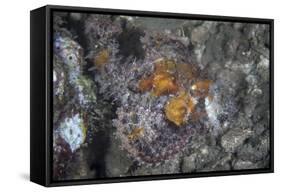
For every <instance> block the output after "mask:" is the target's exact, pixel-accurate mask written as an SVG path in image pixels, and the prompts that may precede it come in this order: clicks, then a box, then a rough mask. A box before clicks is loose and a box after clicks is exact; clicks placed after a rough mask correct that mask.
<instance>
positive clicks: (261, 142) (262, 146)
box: [237, 136, 270, 162]
mask: <svg viewBox="0 0 281 192" xmlns="http://www.w3.org/2000/svg"><path fill="white" fill-rule="evenodd" d="M269 150H270V146H269V138H268V137H267V136H262V137H260V138H257V139H251V140H250V141H249V142H248V143H247V144H245V145H243V146H241V149H240V150H239V151H237V157H238V158H240V159H241V160H244V161H251V162H258V161H260V160H263V159H266V157H267V155H268V154H269Z"/></svg>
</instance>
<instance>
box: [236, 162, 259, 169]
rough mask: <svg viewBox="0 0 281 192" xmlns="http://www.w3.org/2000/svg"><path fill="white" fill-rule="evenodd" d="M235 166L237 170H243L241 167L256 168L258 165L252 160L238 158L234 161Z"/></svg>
mask: <svg viewBox="0 0 281 192" xmlns="http://www.w3.org/2000/svg"><path fill="white" fill-rule="evenodd" d="M233 168H234V169H236V170H241V169H256V168H257V167H256V166H255V164H254V163H252V162H251V161H243V160H238V161H237V162H235V163H234V165H233Z"/></svg>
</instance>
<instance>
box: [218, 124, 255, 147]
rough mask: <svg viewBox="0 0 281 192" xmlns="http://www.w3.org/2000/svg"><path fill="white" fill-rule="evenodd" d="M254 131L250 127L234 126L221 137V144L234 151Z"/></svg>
mask: <svg viewBox="0 0 281 192" xmlns="http://www.w3.org/2000/svg"><path fill="white" fill-rule="evenodd" d="M251 134H252V131H250V130H249V129H241V128H234V129H231V130H230V131H228V132H227V133H226V134H225V135H223V136H222V138H221V145H222V147H223V148H224V149H225V151H229V152H234V151H235V150H236V148H237V147H238V146H240V145H241V144H243V143H244V141H245V140H246V139H247V138H249V137H250V136H251Z"/></svg>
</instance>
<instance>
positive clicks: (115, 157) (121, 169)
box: [105, 137, 133, 177]
mask: <svg viewBox="0 0 281 192" xmlns="http://www.w3.org/2000/svg"><path fill="white" fill-rule="evenodd" d="M132 164H133V162H132V161H131V160H130V159H129V158H128V156H127V154H126V152H125V151H124V150H121V149H120V141H119V140H118V139H117V138H115V137H112V139H111V145H110V147H109V149H108V151H107V155H106V157H105V169H106V170H105V172H106V175H107V176H108V177H120V176H128V175H129V174H130V173H129V169H130V166H131V165H132Z"/></svg>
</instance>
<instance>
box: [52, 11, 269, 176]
mask: <svg viewBox="0 0 281 192" xmlns="http://www.w3.org/2000/svg"><path fill="white" fill-rule="evenodd" d="M53 18H54V20H53V45H54V46H53V54H54V56H53V102H54V103H53V105H54V107H53V110H54V111H53V114H54V115H53V120H54V122H53V162H52V165H53V171H52V172H53V179H54V180H58V181H60V180H73V179H95V178H112V177H125V176H143V175H160V174H179V173H194V172H209V171H231V170H245V169H262V168H268V167H269V166H270V128H269V124H270V123H269V121H270V107H269V100H270V94H269V89H270V83H269V81H270V79H269V78H270V75H269V65H270V63H269V47H270V37H269V30H270V29H269V25H266V24H254V23H234V22H221V21H217V22H216V21H201V20H186V19H160V18H148V17H131V16H109V15H98V14H81V13H64V12H54V17H53Z"/></svg>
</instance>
